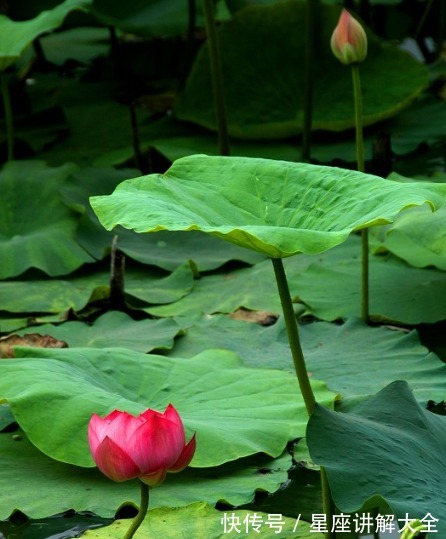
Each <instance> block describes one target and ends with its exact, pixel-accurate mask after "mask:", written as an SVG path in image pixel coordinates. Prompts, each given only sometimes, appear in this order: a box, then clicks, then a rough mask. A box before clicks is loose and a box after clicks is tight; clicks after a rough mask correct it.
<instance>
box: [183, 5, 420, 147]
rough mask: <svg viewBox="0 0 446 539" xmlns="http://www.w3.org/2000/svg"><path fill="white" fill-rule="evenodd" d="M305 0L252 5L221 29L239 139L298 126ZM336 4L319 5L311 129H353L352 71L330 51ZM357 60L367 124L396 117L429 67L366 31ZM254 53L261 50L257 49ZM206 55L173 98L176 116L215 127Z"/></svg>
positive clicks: (231, 126)
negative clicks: (365, 49)
mask: <svg viewBox="0 0 446 539" xmlns="http://www.w3.org/2000/svg"><path fill="white" fill-rule="evenodd" d="M305 9H306V4H305V2H295V1H288V2H282V3H279V4H276V5H272V6H252V7H249V8H247V9H243V10H241V11H240V12H238V13H236V14H235V15H234V17H233V18H232V19H231V20H230V21H228V22H227V23H225V24H222V25H221V26H220V28H219V33H218V37H219V42H220V50H221V55H222V63H223V81H224V91H225V97H226V109H227V117H228V130H229V133H230V135H231V136H234V137H238V138H257V139H258V138H260V139H262V138H263V139H266V138H269V139H271V138H284V137H289V136H293V135H297V134H300V133H301V132H302V129H303V118H304V111H303V103H304V87H305V83H304V73H305V70H304V54H305V35H306V31H305V25H306V18H305ZM339 14H340V8H339V7H338V6H327V5H320V6H318V9H317V16H316V27H317V43H318V44H319V46H318V47H316V51H315V58H314V62H313V66H314V95H313V103H314V105H313V129H315V130H319V129H325V130H331V131H340V130H344V129H347V128H351V127H354V125H355V123H354V122H355V120H354V114H353V89H352V82H351V69H350V68H349V67H348V66H345V65H343V64H341V63H340V62H339V61H338V60H337V59H336V58H335V57H334V56H333V54H332V52H331V50H330V45H329V44H330V38H331V34H332V32H333V30H334V28H335V27H336V24H337V22H338V18H339ZM368 42H369V47H368V54H367V58H366V60H365V61H364V62H363V63H362V64H361V66H360V69H361V82H362V93H363V103H364V123H365V125H369V124H373V123H375V122H377V121H381V120H384V119H386V118H389V117H391V116H394V115H395V114H397V113H398V112H400V111H401V110H402V109H403V108H404V107H406V106H407V105H408V104H409V103H410V102H411V101H412V100H413V99H414V98H415V97H416V96H417V95H419V94H420V93H421V91H422V90H423V88H425V87H426V86H427V84H428V75H427V70H426V68H425V67H424V66H423V65H422V64H420V63H419V62H418V61H417V60H415V59H414V58H413V57H412V56H410V55H409V54H408V53H406V52H405V51H402V50H400V49H398V48H397V47H396V46H391V45H384V44H382V43H380V42H379V41H378V40H377V38H376V37H374V36H372V35H371V33H370V32H369V34H368ZM259 51H261V53H260V54H259ZM211 89H212V83H211V75H210V64H209V52H208V48H207V46H206V45H205V46H204V47H203V48H202V49H201V50H200V52H199V54H198V56H197V59H196V63H195V65H194V67H193V69H192V71H191V73H190V76H189V79H188V81H187V84H186V87H185V88H184V91H183V92H182V94H180V96H179V98H178V101H177V103H176V107H175V112H176V115H177V117H178V118H180V119H182V120H187V121H191V122H194V123H197V124H198V125H201V126H203V127H206V128H209V129H213V130H215V129H216V118H215V111H214V101H213V96H212V91H211Z"/></svg>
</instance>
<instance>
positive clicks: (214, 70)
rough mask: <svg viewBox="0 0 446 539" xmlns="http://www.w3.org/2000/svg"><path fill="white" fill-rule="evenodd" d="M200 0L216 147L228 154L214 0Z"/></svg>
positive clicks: (221, 153)
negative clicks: (206, 45)
mask: <svg viewBox="0 0 446 539" xmlns="http://www.w3.org/2000/svg"><path fill="white" fill-rule="evenodd" d="M202 1H203V11H204V17H205V24H206V34H207V39H208V47H209V60H210V65H211V76H212V89H213V91H214V103H215V115H216V118H217V131H218V147H219V152H220V155H230V150H229V137H228V124H227V119H226V105H225V96H224V92H223V70H222V65H221V55H220V48H219V44H218V37H217V31H216V29H215V17H214V2H213V0H202Z"/></svg>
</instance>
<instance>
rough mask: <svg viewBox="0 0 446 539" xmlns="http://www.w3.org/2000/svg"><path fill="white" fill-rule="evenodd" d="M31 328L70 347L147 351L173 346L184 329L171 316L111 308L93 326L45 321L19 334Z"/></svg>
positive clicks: (28, 330) (80, 323) (21, 331)
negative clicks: (141, 316) (136, 316)
mask: <svg viewBox="0 0 446 539" xmlns="http://www.w3.org/2000/svg"><path fill="white" fill-rule="evenodd" d="M30 331H32V332H34V333H40V334H41V335H51V336H52V337H55V338H56V339H59V340H61V341H64V342H66V343H67V344H68V346H69V347H70V348H73V347H92V348H109V347H110V346H116V347H119V346H122V347H124V348H129V349H130V350H136V351H137V352H142V353H147V352H151V351H152V350H154V349H158V350H161V349H169V348H172V347H173V341H174V338H175V336H176V335H177V334H178V333H179V332H180V331H181V329H180V327H179V326H178V324H177V323H176V322H175V321H174V320H171V319H168V318H165V319H161V320H153V319H148V320H139V321H136V320H133V319H132V318H131V317H130V316H128V315H127V314H125V313H121V312H119V311H110V312H108V313H106V314H104V315H102V316H100V317H99V318H98V319H97V320H96V321H95V322H94V324H93V325H92V326H89V325H88V324H86V323H84V322H76V321H74V322H64V323H63V324H60V325H57V326H56V325H53V324H43V325H41V326H33V327H32V328H27V329H22V330H20V331H18V332H17V334H18V335H25V334H27V333H29V332H30Z"/></svg>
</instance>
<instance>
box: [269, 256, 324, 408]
mask: <svg viewBox="0 0 446 539" xmlns="http://www.w3.org/2000/svg"><path fill="white" fill-rule="evenodd" d="M271 260H272V263H273V267H274V273H275V276H276V281H277V288H278V290H279V296H280V302H281V304H282V311H283V317H284V320H285V325H286V330H287V335H288V341H289V343H290V349H291V355H292V357H293V363H294V369H295V371H296V375H297V380H298V382H299V386H300V390H301V393H302V397H303V399H304V402H305V407H306V409H307V412H308V415H309V416H310V415H311V414H312V413H313V409H314V404H315V402H316V399H315V397H314V393H313V389H312V387H311V385H310V379H309V377H308V372H307V366H306V364H305V358H304V354H303V352H302V346H301V344H300V338H299V330H298V327H297V320H296V315H295V314H294V309H293V302H292V300H291V295H290V289H289V287H288V281H287V278H286V275H285V269H284V267H283V262H282V259H281V258H272V259H271Z"/></svg>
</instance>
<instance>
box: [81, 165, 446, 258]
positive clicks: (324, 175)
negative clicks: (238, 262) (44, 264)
mask: <svg viewBox="0 0 446 539" xmlns="http://www.w3.org/2000/svg"><path fill="white" fill-rule="evenodd" d="M445 192H446V186H445V185H441V184H428V183H422V184H413V183H410V184H409V183H407V184H405V183H397V182H392V181H390V180H384V179H383V178H378V177H375V176H371V175H365V174H363V173H360V172H356V171H349V170H344V169H339V168H334V167H322V166H317V165H309V164H306V163H290V162H287V161H273V160H267V159H254V158H247V157H209V156H205V155H195V156H190V157H185V158H183V159H179V160H178V161H176V162H175V163H174V164H173V165H172V166H171V167H170V169H169V170H168V171H167V172H166V173H165V174H164V175H160V174H152V175H149V176H142V177H141V178H135V179H133V180H129V181H126V182H123V183H122V184H120V185H119V186H118V187H117V188H116V190H115V191H114V193H113V194H112V195H110V196H105V197H104V196H102V197H92V198H91V199H90V200H91V204H92V206H93V209H94V211H95V212H96V214H97V215H98V217H99V220H100V221H101V223H102V224H103V226H104V227H105V228H106V229H107V230H111V229H112V228H113V227H115V226H116V225H121V226H123V227H124V228H130V229H133V230H135V231H136V232H156V231H159V230H200V231H202V232H206V233H209V234H212V235H214V236H217V237H221V238H223V239H226V240H228V241H230V242H232V243H235V244H237V245H240V246H242V247H246V248H249V249H252V250H254V251H257V252H260V253H263V254H265V255H268V256H271V257H274V258H279V257H286V256H291V255H293V254H296V253H299V252H304V253H319V252H322V251H325V250H327V249H329V248H331V247H334V246H335V245H338V244H339V243H342V242H343V241H345V240H346V239H347V237H348V235H349V234H350V233H351V232H352V231H353V230H356V229H360V228H363V227H368V226H372V225H378V224H384V223H387V222H390V221H392V220H393V219H394V218H395V217H396V215H397V214H398V212H399V211H400V210H401V209H403V208H404V207H406V206H412V205H419V204H423V203H425V202H429V204H430V205H431V206H432V207H434V208H435V207H439V206H442V205H443V204H444V198H445Z"/></svg>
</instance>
